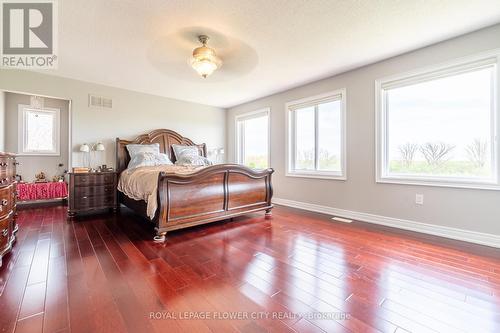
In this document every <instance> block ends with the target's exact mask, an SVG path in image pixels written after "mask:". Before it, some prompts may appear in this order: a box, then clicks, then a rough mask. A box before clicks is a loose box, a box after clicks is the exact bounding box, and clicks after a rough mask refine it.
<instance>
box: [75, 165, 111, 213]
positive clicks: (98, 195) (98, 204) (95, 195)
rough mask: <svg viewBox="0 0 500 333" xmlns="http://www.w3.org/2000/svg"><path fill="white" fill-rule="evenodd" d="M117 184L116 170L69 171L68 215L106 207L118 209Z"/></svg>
mask: <svg viewBox="0 0 500 333" xmlns="http://www.w3.org/2000/svg"><path fill="white" fill-rule="evenodd" d="M116 186H117V173H116V172H95V173H73V172H71V173H69V207H68V216H69V217H73V216H75V215H76V214H79V213H84V212H87V213H88V212H97V211H102V210H104V209H112V210H113V211H116V209H117V207H118V201H117V193H116Z"/></svg>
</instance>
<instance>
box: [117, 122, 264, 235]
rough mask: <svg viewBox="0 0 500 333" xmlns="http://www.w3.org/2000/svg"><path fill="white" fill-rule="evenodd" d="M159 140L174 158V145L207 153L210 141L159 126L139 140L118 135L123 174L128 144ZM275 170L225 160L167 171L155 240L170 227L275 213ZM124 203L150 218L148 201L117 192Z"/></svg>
mask: <svg viewBox="0 0 500 333" xmlns="http://www.w3.org/2000/svg"><path fill="white" fill-rule="evenodd" d="M151 143H158V144H159V145H160V152H162V153H165V154H168V156H169V157H170V160H171V161H172V162H174V163H175V155H174V152H173V149H172V145H173V144H180V145H190V146H197V147H198V149H199V151H200V154H201V155H202V156H205V157H206V155H207V151H206V145H205V144H198V145H197V144H195V143H193V141H191V140H190V139H188V138H185V137H183V136H181V135H180V134H178V133H176V132H174V131H171V130H167V129H158V130H155V131H152V132H150V133H147V134H143V135H140V136H139V137H137V138H136V139H135V140H131V141H129V140H122V139H119V138H117V139H116V161H117V171H118V176H120V174H121V172H123V171H124V170H125V169H126V168H127V165H128V163H129V161H130V156H129V153H128V151H127V148H126V145H128V144H151ZM273 172H274V170H273V169H266V170H253V169H250V168H247V167H245V166H242V165H237V164H220V165H213V166H209V167H205V168H202V169H201V170H199V171H196V172H194V173H192V174H189V175H180V174H176V175H173V174H166V173H163V172H161V173H160V174H159V176H158V193H157V200H158V206H157V207H158V208H157V209H156V213H155V216H154V218H153V219H152V222H153V223H154V224H155V229H156V232H157V235H156V237H155V240H156V241H163V240H164V239H165V235H166V234H167V232H168V231H171V230H176V229H182V228H187V227H191V226H195V225H200V224H205V223H210V222H214V221H220V220H224V219H229V218H232V217H235V216H239V215H243V214H247V213H252V212H257V211H265V216H266V217H270V216H271V209H272V208H273V205H272V204H271V198H272V195H273V189H272V184H271V175H272V173H273ZM118 198H119V203H121V204H123V205H125V206H127V207H129V208H130V209H132V210H133V211H135V212H136V213H137V214H140V215H142V216H144V217H145V218H147V219H148V220H151V219H150V218H148V217H147V213H146V208H147V203H146V202H145V201H142V200H134V199H131V198H129V197H127V196H126V195H125V194H123V193H121V192H118Z"/></svg>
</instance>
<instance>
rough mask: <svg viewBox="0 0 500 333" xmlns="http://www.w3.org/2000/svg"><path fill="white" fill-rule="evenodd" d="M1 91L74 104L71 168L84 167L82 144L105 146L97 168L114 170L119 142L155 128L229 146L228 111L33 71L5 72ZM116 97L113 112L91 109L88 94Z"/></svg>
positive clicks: (0, 77)
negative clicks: (65, 100)
mask: <svg viewBox="0 0 500 333" xmlns="http://www.w3.org/2000/svg"><path fill="white" fill-rule="evenodd" d="M0 90H8V91H17V92H27V93H30V94H34V95H45V96H51V97H58V98H63V99H68V100H71V115H72V116H71V121H72V126H71V139H72V149H73V152H72V154H71V155H72V165H73V166H78V165H83V162H82V157H83V155H82V153H80V152H79V151H78V149H79V146H80V145H81V144H82V143H89V144H93V143H96V142H98V141H102V142H103V143H104V145H105V147H106V151H105V152H104V154H102V157H101V159H99V160H98V161H96V163H95V164H97V163H98V164H103V163H105V164H107V165H110V166H114V165H115V138H116V137H120V138H125V139H132V138H134V137H135V136H137V135H139V134H143V133H145V132H149V131H151V130H153V129H158V128H168V129H172V130H174V131H177V132H179V133H181V134H182V135H184V136H186V137H188V138H191V139H192V140H194V141H195V142H197V143H203V142H205V143H206V144H207V146H208V149H211V148H219V147H220V148H223V147H225V140H226V137H225V131H226V125H225V122H226V118H225V110H224V109H220V108H216V107H211V106H206V105H201V104H195V103H189V102H184V101H179V100H175V99H170V98H164V97H159V96H153V95H147V94H143V93H138V92H132V91H128V90H124V89H118V88H113V87H108V86H102V85H97V84H92V83H87V82H83V81H77V80H72V79H66V78H61V77H56V76H51V75H45V74H41V73H37V72H31V71H16V70H0ZM89 93H91V94H96V95H99V96H106V97H111V98H112V99H113V108H112V109H97V108H89V107H88V94H89Z"/></svg>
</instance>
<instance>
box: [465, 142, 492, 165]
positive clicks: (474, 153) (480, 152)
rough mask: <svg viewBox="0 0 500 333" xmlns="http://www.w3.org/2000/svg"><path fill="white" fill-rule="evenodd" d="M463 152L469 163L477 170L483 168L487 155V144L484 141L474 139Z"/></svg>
mask: <svg viewBox="0 0 500 333" xmlns="http://www.w3.org/2000/svg"><path fill="white" fill-rule="evenodd" d="M465 150H466V151H467V156H468V158H469V161H471V162H472V163H474V165H475V166H477V167H479V168H482V167H484V164H485V163H486V157H487V156H486V155H487V153H488V142H487V141H486V140H481V139H474V142H472V143H471V144H469V145H468V146H467V147H466V148H465Z"/></svg>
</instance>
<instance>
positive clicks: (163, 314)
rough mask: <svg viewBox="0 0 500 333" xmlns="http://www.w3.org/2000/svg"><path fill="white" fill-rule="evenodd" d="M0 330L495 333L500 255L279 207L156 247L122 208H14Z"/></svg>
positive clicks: (0, 279) (178, 235) (499, 313)
mask: <svg viewBox="0 0 500 333" xmlns="http://www.w3.org/2000/svg"><path fill="white" fill-rule="evenodd" d="M18 221H19V225H20V230H19V233H18V238H19V239H18V242H17V243H16V245H15V247H14V251H13V252H12V254H10V255H8V256H7V257H6V258H5V260H4V266H3V267H2V268H1V269H0V292H1V297H0V328H1V331H2V332H30V333H33V332H42V331H43V332H69V331H71V332H113V333H114V332H134V333H136V332H217V333H219V332H280V333H281V332H294V331H296V332H397V333H403V332H500V250H496V249H492V248H487V247H481V246H476V245H471V244H467V243H462V242H457V241H451V240H445V239H442V238H438V237H430V236H423V235H419V234H415V233H411V232H404V231H397V230H393V229H389V228H385V227H379V226H373V225H369V224H365V223H360V222H354V223H352V224H343V223H338V222H333V221H331V220H329V218H328V216H323V215H320V214H313V213H308V212H303V211H299V210H294V209H289V208H283V207H277V208H276V209H275V210H274V216H273V218H272V219H270V220H265V219H264V217H263V214H255V215H251V216H249V217H241V218H237V219H235V220H234V221H232V222H226V223H224V222H221V223H215V224H211V225H206V226H201V227H196V228H191V229H187V230H182V231H179V232H172V233H170V234H169V235H167V238H168V241H167V242H166V243H165V244H156V243H153V242H152V241H151V238H152V235H153V233H152V231H151V230H149V229H148V228H147V227H145V224H144V221H142V220H140V219H139V218H137V217H135V216H133V215H132V214H131V213H130V211H128V210H126V209H123V210H122V212H121V213H120V215H117V216H112V215H100V216H94V217H87V218H84V219H80V220H76V221H74V222H68V221H67V220H66V207H62V206H55V207H38V208H33V209H26V210H22V211H20V212H19V219H18Z"/></svg>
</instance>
